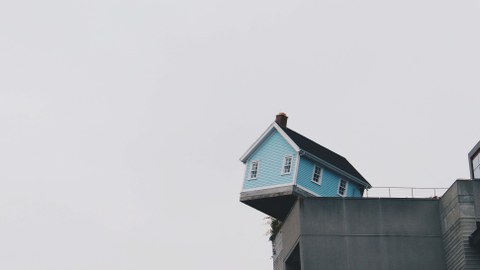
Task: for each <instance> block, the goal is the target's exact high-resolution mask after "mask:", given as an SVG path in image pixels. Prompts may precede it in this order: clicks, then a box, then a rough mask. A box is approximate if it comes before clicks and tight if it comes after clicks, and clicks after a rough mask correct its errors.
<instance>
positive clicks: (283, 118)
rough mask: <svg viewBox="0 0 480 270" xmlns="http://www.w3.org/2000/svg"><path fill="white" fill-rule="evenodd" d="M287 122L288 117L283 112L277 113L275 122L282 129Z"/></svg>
mask: <svg viewBox="0 0 480 270" xmlns="http://www.w3.org/2000/svg"><path fill="white" fill-rule="evenodd" d="M287 120H288V116H287V115H286V114H285V113H284V112H280V113H278V114H277V116H276V117H275V122H276V123H277V124H278V125H279V126H281V127H283V128H286V127H287Z"/></svg>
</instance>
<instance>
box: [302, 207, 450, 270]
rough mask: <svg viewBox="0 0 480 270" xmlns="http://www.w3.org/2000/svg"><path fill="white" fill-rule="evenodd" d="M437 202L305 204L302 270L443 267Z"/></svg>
mask: <svg viewBox="0 0 480 270" xmlns="http://www.w3.org/2000/svg"><path fill="white" fill-rule="evenodd" d="M438 204H439V201H438V200H421V199H337V198H316V199H305V200H303V203H302V204H301V214H302V219H301V221H302V222H301V236H300V250H301V255H302V256H301V263H302V270H313V269H331V270H335V269H342V270H345V269H349V270H350V269H351V270H362V269H365V270H367V269H368V270H372V269H389V270H393V269H423V270H426V269H432V270H433V269H435V270H441V269H446V268H445V259H444V251H443V245H442V235H441V225H440V217H439V211H438Z"/></svg>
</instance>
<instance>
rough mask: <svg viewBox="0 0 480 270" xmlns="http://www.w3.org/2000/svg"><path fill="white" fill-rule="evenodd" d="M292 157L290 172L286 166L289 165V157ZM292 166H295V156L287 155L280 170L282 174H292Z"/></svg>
mask: <svg viewBox="0 0 480 270" xmlns="http://www.w3.org/2000/svg"><path fill="white" fill-rule="evenodd" d="M288 158H290V165H289V166H290V167H289V169H288V172H285V167H286V166H287V159H288ZM292 167H293V156H292V155H287V156H284V157H283V164H282V171H281V172H280V174H281V175H286V174H291V173H292Z"/></svg>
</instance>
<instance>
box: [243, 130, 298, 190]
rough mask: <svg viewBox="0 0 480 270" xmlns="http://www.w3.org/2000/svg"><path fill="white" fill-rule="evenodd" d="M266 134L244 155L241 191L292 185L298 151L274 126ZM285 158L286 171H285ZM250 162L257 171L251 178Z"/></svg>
mask: <svg viewBox="0 0 480 270" xmlns="http://www.w3.org/2000/svg"><path fill="white" fill-rule="evenodd" d="M266 134H267V136H266V137H265V138H262V140H260V143H258V144H257V145H255V147H254V148H252V151H251V152H250V153H248V155H246V156H245V161H244V162H245V164H246V166H245V178H244V182H243V186H242V190H243V191H249V190H256V189H264V188H271V187H274V186H277V187H278V186H284V185H293V183H294V178H295V172H296V169H297V165H296V164H297V159H298V152H297V151H295V149H294V148H293V147H292V146H291V145H290V144H289V142H288V141H287V140H285V138H284V137H283V136H282V134H281V133H280V132H278V131H277V130H276V129H275V128H273V129H272V130H267V132H266ZM285 160H288V166H289V168H288V171H287V172H285V168H284V166H285ZM252 164H255V165H254V168H256V169H257V171H256V172H255V173H254V175H255V178H252V177H251V175H252V172H251V170H252Z"/></svg>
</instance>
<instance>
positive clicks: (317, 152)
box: [281, 127, 370, 186]
mask: <svg viewBox="0 0 480 270" xmlns="http://www.w3.org/2000/svg"><path fill="white" fill-rule="evenodd" d="M281 128H282V129H283V131H285V133H287V135H288V137H290V138H291V139H292V141H293V142H295V144H296V145H298V147H300V149H302V150H304V151H307V152H308V153H310V154H312V155H314V156H316V157H318V158H320V159H322V160H324V161H326V162H327V163H330V164H331V165H333V166H335V167H337V168H338V169H340V170H342V171H344V172H346V173H348V174H350V175H353V176H355V177H356V178H358V179H360V180H362V181H365V182H366V183H367V184H368V185H369V186H370V183H368V181H367V180H366V179H365V178H363V176H362V175H361V174H360V173H359V172H358V171H357V170H356V169H355V168H354V167H353V166H352V164H350V162H348V160H347V159H346V158H344V157H342V156H340V155H339V154H337V153H335V152H333V151H331V150H329V149H327V148H325V147H323V146H321V145H320V144H318V143H316V142H314V141H312V140H310V139H309V138H307V137H305V136H303V135H301V134H299V133H297V132H295V131H293V130H291V129H289V128H284V127H281Z"/></svg>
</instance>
